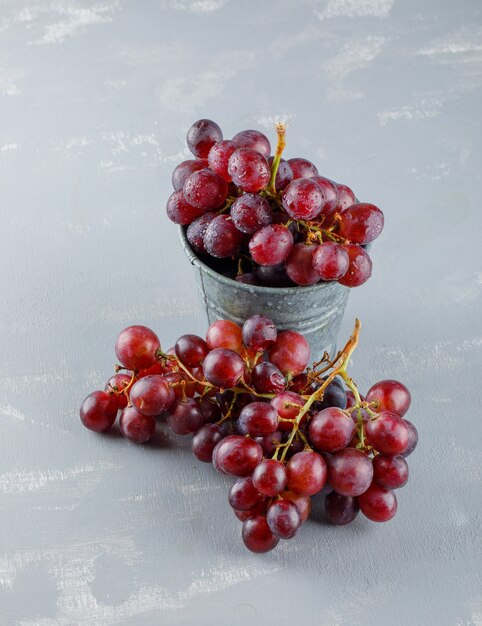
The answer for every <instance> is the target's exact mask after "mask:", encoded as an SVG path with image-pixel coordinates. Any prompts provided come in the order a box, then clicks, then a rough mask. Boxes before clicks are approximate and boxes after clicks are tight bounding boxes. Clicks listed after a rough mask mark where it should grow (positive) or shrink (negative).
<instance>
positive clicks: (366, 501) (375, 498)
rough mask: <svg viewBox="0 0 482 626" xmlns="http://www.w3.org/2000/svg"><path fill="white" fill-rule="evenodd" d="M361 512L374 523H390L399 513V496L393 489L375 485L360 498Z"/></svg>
mask: <svg viewBox="0 0 482 626" xmlns="http://www.w3.org/2000/svg"><path fill="white" fill-rule="evenodd" d="M358 504H359V505H360V510H361V512H362V513H363V515H365V517H368V519H370V520H372V522H388V520H391V519H392V517H393V516H394V515H395V513H396V512H397V496H396V495H395V494H394V493H393V491H392V490H391V489H387V488H386V487H381V486H380V485H377V484H376V483H373V484H372V485H371V486H370V487H369V489H367V490H366V491H365V493H362V495H361V496H360V497H359V498H358Z"/></svg>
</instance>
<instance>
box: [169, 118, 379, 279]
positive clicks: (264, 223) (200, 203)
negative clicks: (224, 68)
mask: <svg viewBox="0 0 482 626" xmlns="http://www.w3.org/2000/svg"><path fill="white" fill-rule="evenodd" d="M276 129H277V136H278V141H277V146H276V150H275V154H274V155H273V156H271V145H270V142H269V140H268V138H267V137H266V135H264V134H263V133H261V132H260V131H258V130H243V131H241V132H239V133H237V134H236V135H235V136H234V137H233V138H232V139H223V133H222V130H221V128H220V127H219V126H218V124H216V123H215V122H213V121H211V120H207V119H202V120H198V121H197V122H195V123H194V124H193V125H192V126H191V128H190V129H189V131H188V133H187V145H188V148H189V150H190V151H191V152H192V154H193V156H194V158H193V159H189V160H186V161H183V162H182V163H180V164H179V165H178V166H177V167H176V168H175V170H174V172H173V174H172V184H173V187H174V192H173V193H172V195H171V196H170V197H169V200H168V202H167V215H168V217H169V218H170V219H171V220H172V221H173V222H175V223H176V224H180V225H182V226H184V227H185V228H186V237H187V240H188V241H189V244H190V245H191V247H192V249H193V250H194V251H195V252H196V253H197V254H198V256H199V257H200V258H201V259H202V260H203V261H204V262H206V264H207V265H209V266H210V267H212V268H213V269H215V270H216V271H218V272H219V273H221V274H224V275H225V276H228V277H229V278H232V279H234V280H237V281H239V282H242V283H247V284H253V285H263V286H268V287H290V286H297V285H302V286H308V285H314V284H316V283H318V282H320V281H337V282H338V283H340V284H342V285H345V286H347V287H357V286H359V285H362V284H363V283H364V282H366V281H367V280H368V278H369V277H370V276H371V272H372V261H371V259H370V256H369V254H368V252H367V250H366V246H367V245H368V244H370V243H371V242H372V241H373V240H374V239H376V238H377V237H378V236H379V235H380V233H381V231H382V229H383V225H384V218H383V213H382V211H381V210H380V209H379V208H378V207H376V206H375V205H373V204H370V203H367V202H358V201H357V199H356V198H355V194H354V193H353V191H352V190H351V189H350V188H349V187H347V186H346V185H343V184H339V183H335V182H334V181H332V180H330V179H328V178H326V177H324V176H321V175H320V174H319V173H318V169H317V168H316V166H315V165H314V164H313V163H311V162H310V161H308V160H307V159H304V158H291V159H288V160H287V161H286V160H284V159H282V158H281V155H282V153H283V150H284V147H285V134H286V128H285V125H284V124H282V123H278V124H277V127H276Z"/></svg>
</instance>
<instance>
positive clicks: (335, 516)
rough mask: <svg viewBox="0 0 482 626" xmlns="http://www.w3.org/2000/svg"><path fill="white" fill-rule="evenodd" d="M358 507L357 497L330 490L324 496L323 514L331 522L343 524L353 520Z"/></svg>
mask: <svg viewBox="0 0 482 626" xmlns="http://www.w3.org/2000/svg"><path fill="white" fill-rule="evenodd" d="M359 510H360V507H359V506H358V499H357V498H353V497H351V496H341V495H340V494H339V493H336V492H335V491H332V492H331V493H329V494H328V495H327V496H326V498H325V515H326V517H327V519H328V521H330V522H331V523H332V524H337V525H339V526H343V525H345V524H350V522H353V520H354V519H355V517H356V516H357V515H358V511H359Z"/></svg>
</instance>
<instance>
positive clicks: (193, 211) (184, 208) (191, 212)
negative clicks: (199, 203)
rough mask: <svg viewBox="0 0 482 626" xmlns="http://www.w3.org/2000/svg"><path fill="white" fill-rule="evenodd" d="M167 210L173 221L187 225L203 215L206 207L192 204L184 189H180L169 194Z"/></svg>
mask: <svg viewBox="0 0 482 626" xmlns="http://www.w3.org/2000/svg"><path fill="white" fill-rule="evenodd" d="M166 212H167V217H168V218H169V219H170V220H171V222H174V224H181V225H183V226H185V225H187V224H190V223H191V222H193V221H194V220H195V219H197V218H198V217H199V216H200V215H202V214H203V213H204V212H205V209H200V208H199V207H195V206H192V205H190V204H189V202H187V200H186V198H185V197H184V194H183V192H182V190H179V191H175V192H174V193H172V194H171V195H170V196H169V200H168V201H167V206H166Z"/></svg>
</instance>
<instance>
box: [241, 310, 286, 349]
mask: <svg viewBox="0 0 482 626" xmlns="http://www.w3.org/2000/svg"><path fill="white" fill-rule="evenodd" d="M242 334H243V342H244V345H245V346H246V347H247V348H251V350H256V351H259V350H265V349H266V348H267V347H268V346H269V345H270V344H271V343H273V342H274V341H276V337H277V336H278V333H277V331H276V326H275V325H274V322H272V321H271V320H270V319H269V318H268V317H266V316H264V315H252V316H251V317H249V318H248V319H247V320H246V321H245V322H244V324H243V330H242Z"/></svg>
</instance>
